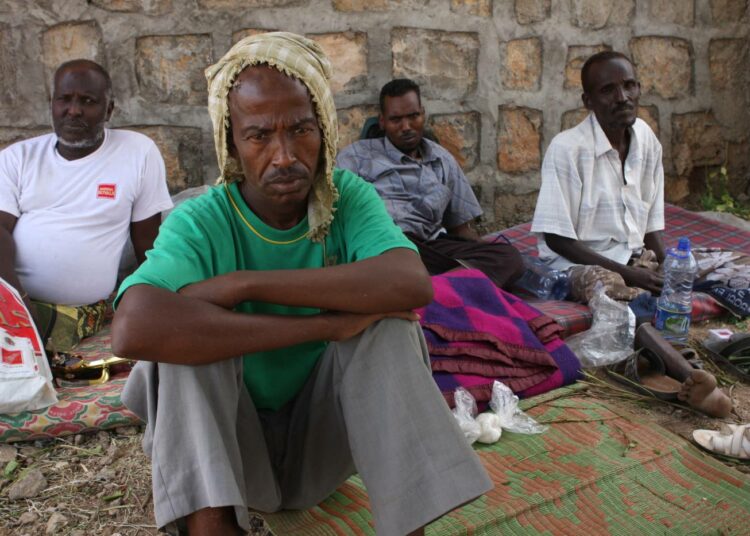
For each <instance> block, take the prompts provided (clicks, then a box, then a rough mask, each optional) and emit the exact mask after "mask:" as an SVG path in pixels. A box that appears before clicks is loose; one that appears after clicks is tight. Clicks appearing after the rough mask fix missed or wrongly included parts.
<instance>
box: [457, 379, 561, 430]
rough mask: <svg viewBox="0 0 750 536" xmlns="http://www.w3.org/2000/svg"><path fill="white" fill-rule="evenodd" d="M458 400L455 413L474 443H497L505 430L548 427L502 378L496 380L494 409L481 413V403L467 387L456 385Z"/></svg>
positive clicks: (493, 398)
mask: <svg viewBox="0 0 750 536" xmlns="http://www.w3.org/2000/svg"><path fill="white" fill-rule="evenodd" d="M455 401H456V407H455V408H454V409H453V415H454V416H455V417H456V420H457V421H458V425H459V427H460V428H461V431H462V432H463V433H464V436H465V437H466V440H467V441H468V442H469V443H470V444H471V443H474V442H475V441H479V442H480V443H487V444H490V443H495V442H496V441H498V440H499V439H500V437H501V436H502V432H503V430H507V431H509V432H515V433H517V434H541V433H542V432H544V431H546V430H547V428H548V427H547V426H546V425H543V424H539V423H538V422H536V421H535V420H534V419H532V418H531V417H529V416H528V415H527V414H526V413H524V412H523V411H521V408H519V407H518V397H517V396H516V395H515V394H513V391H511V389H510V387H508V386H507V385H505V384H504V383H501V382H499V381H495V382H494V383H493V384H492V400H490V408H492V411H487V412H485V413H482V414H481V415H479V416H477V403H476V401H475V400H474V397H473V396H472V395H471V393H469V391H467V390H466V389H464V388H463V387H459V388H458V389H456V393H455Z"/></svg>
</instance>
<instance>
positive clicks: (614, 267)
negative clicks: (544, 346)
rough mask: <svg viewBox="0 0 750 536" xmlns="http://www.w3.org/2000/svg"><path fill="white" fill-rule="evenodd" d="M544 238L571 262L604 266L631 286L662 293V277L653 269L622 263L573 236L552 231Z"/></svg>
mask: <svg viewBox="0 0 750 536" xmlns="http://www.w3.org/2000/svg"><path fill="white" fill-rule="evenodd" d="M544 240H545V242H546V243H547V246H549V248H550V249H551V250H552V251H554V252H555V253H557V254H558V255H561V256H563V257H565V258H566V259H568V260H569V261H570V262H573V263H575V264H587V265H598V266H601V267H602V268H606V269H607V270H610V271H612V272H616V273H618V274H620V275H621V276H622V278H623V279H624V280H625V284H627V285H628V286H629V287H638V288H642V289H645V290H648V291H650V292H652V293H653V294H659V293H661V287H662V277H661V276H660V275H658V274H657V273H655V272H652V271H651V270H647V269H645V268H636V267H633V266H627V265H625V264H620V263H619V262H616V261H613V260H612V259H608V258H607V257H604V256H603V255H599V254H598V253H596V252H595V251H594V250H592V249H591V248H589V247H588V246H586V245H585V244H583V243H581V242H580V241H578V240H575V239H573V238H567V237H565V236H560V235H556V234H552V233H544ZM647 247H648V244H647ZM662 254H663V253H662ZM657 256H658V252H657Z"/></svg>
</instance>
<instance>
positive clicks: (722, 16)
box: [711, 0, 748, 22]
mask: <svg viewBox="0 0 750 536" xmlns="http://www.w3.org/2000/svg"><path fill="white" fill-rule="evenodd" d="M747 1H748V0H711V18H712V19H713V21H714V22H736V21H738V20H740V19H742V17H744V16H745V13H746V12H747Z"/></svg>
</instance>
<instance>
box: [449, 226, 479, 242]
mask: <svg viewBox="0 0 750 536" xmlns="http://www.w3.org/2000/svg"><path fill="white" fill-rule="evenodd" d="M447 231H448V234H451V235H456V236H460V237H461V238H465V239H466V240H473V241H475V242H478V241H479V240H481V237H480V236H479V233H478V232H477V231H476V229H474V228H473V227H472V226H471V223H470V222H466V223H462V224H461V225H459V226H457V227H451V228H450V229H447Z"/></svg>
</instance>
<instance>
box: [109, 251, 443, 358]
mask: <svg viewBox="0 0 750 536" xmlns="http://www.w3.org/2000/svg"><path fill="white" fill-rule="evenodd" d="M431 299H432V286H431V284H430V280H429V276H428V275H427V273H426V271H425V269H424V267H423V266H422V263H421V261H420V260H419V257H418V256H417V255H416V253H414V252H412V251H411V250H407V249H394V250H390V251H388V252H386V253H384V254H382V255H379V256H377V257H373V258H371V259H366V260H363V261H359V262H355V263H351V264H346V265H341V266H334V267H328V268H320V269H308V270H279V271H266V272H249V271H248V272H234V273H232V274H225V275H222V276H218V277H214V278H211V279H208V280H206V281H202V282H200V283H195V284H193V285H190V286H188V287H185V288H184V289H182V290H181V291H180V292H179V293H175V292H170V291H167V290H163V289H159V288H156V287H152V286H149V285H136V286H133V287H131V288H130V289H128V290H127V291H126V292H125V294H124V295H123V297H122V299H121V301H120V304H119V306H118V309H117V312H116V314H115V318H114V322H113V325H112V349H113V351H114V352H115V353H116V354H118V355H121V356H123V357H130V358H134V359H142V360H148V361H161V362H167V363H183V364H191V365H199V364H205V363H211V362H214V361H219V360H222V359H227V358H229V357H235V356H238V355H242V354H246V353H253V352H259V351H265V350H273V349H277V348H284V347H288V346H292V345H294V344H299V343H303V342H309V341H317V340H341V339H346V338H349V337H352V336H354V335H356V334H357V333H359V332H360V331H362V330H364V329H365V328H366V327H367V326H369V325H370V324H372V323H373V322H376V321H377V320H379V319H381V318H384V317H386V316H389V317H397V318H404V319H407V320H416V316H415V315H413V314H412V313H410V312H409V310H410V309H413V308H416V307H421V306H423V305H426V304H427V303H429V301H430V300H431ZM248 300H251V301H262V302H269V303H275V304H279V305H291V306H300V307H315V308H320V309H324V310H330V311H335V312H330V313H323V314H318V315H311V316H275V315H261V314H244V313H237V312H234V311H231V310H230V309H231V308H233V307H234V306H235V305H237V304H239V303H241V302H243V301H248Z"/></svg>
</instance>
